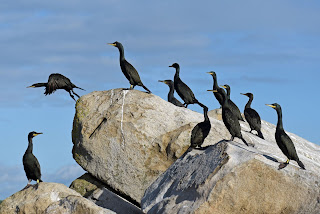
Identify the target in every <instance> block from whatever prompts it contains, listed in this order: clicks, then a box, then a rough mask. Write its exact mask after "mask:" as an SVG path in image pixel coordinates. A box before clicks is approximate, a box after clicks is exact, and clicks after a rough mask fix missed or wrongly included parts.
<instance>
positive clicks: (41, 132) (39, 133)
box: [33, 132, 43, 137]
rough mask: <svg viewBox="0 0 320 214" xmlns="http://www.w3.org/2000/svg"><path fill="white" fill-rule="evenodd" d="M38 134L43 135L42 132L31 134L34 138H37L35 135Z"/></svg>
mask: <svg viewBox="0 0 320 214" xmlns="http://www.w3.org/2000/svg"><path fill="white" fill-rule="evenodd" d="M39 134H43V133H42V132H40V133H34V134H33V137H35V136H37V135H39Z"/></svg>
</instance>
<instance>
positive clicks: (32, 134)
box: [28, 131, 42, 138]
mask: <svg viewBox="0 0 320 214" xmlns="http://www.w3.org/2000/svg"><path fill="white" fill-rule="evenodd" d="M39 134H42V133H38V132H35V131H33V132H30V133H29V134H28V138H33V137H35V136H37V135H39Z"/></svg>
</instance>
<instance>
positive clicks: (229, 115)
mask: <svg viewBox="0 0 320 214" xmlns="http://www.w3.org/2000/svg"><path fill="white" fill-rule="evenodd" d="M218 90H220V93H221V94H222V95H223V103H222V120H223V123H224V125H225V126H226V127H227V129H228V131H229V132H230V134H231V139H230V140H231V141H232V140H233V139H234V138H235V137H237V138H240V139H241V140H242V141H243V142H244V143H245V144H246V145H247V146H249V144H248V143H247V141H246V140H245V139H244V138H243V137H242V134H241V127H240V123H239V120H238V118H237V116H236V115H234V114H233V112H232V110H231V108H230V103H229V102H228V97H227V94H226V93H223V92H222V91H223V89H222V88H219V89H218ZM208 91H213V92H214V93H217V92H218V91H217V90H208Z"/></svg>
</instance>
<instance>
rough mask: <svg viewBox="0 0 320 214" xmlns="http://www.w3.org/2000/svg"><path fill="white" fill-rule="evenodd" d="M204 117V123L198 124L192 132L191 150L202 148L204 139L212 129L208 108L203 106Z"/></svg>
mask: <svg viewBox="0 0 320 214" xmlns="http://www.w3.org/2000/svg"><path fill="white" fill-rule="evenodd" d="M203 115H204V121H203V122H201V123H198V124H197V125H196V126H195V127H194V128H193V129H192V132H191V139H190V143H191V146H190V147H191V148H196V147H197V146H199V147H200V148H201V145H202V144H203V141H204V139H206V137H207V136H208V134H209V132H210V129H211V123H210V120H209V117H208V107H207V106H203Z"/></svg>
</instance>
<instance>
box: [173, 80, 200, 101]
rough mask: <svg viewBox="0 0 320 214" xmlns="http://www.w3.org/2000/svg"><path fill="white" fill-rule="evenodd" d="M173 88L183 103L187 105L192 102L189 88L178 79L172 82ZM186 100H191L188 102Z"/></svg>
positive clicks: (192, 98)
mask: <svg viewBox="0 0 320 214" xmlns="http://www.w3.org/2000/svg"><path fill="white" fill-rule="evenodd" d="M174 86H175V87H174V89H175V90H176V92H177V94H178V95H179V96H180V97H181V99H182V100H183V101H184V102H187V103H192V102H193V100H194V99H195V97H194V94H193V92H192V91H191V89H190V88H189V86H187V84H185V83H184V82H182V80H181V79H180V78H179V79H176V80H175V81H174ZM188 98H189V99H191V100H188Z"/></svg>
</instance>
